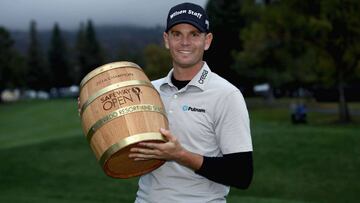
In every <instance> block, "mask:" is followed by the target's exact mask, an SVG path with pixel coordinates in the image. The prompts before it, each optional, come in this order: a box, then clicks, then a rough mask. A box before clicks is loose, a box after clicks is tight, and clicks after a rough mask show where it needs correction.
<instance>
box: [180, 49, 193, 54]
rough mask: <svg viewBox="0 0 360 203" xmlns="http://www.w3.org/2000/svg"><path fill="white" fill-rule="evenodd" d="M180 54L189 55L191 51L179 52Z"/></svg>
mask: <svg viewBox="0 0 360 203" xmlns="http://www.w3.org/2000/svg"><path fill="white" fill-rule="evenodd" d="M179 52H180V53H182V54H190V53H191V51H181V50H180V51H179Z"/></svg>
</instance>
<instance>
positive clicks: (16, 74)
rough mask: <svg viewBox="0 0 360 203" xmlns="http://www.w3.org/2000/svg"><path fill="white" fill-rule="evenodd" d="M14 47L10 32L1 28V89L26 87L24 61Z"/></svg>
mask: <svg viewBox="0 0 360 203" xmlns="http://www.w3.org/2000/svg"><path fill="white" fill-rule="evenodd" d="M13 45H14V41H13V40H12V39H11V36H10V34H9V32H8V31H7V30H6V29H5V28H4V27H0V89H2V88H4V89H5V88H15V87H23V86H24V85H25V84H24V82H23V81H24V78H25V63H24V59H23V58H22V57H21V56H20V55H19V54H18V53H17V52H16V51H15V50H14V49H13Z"/></svg>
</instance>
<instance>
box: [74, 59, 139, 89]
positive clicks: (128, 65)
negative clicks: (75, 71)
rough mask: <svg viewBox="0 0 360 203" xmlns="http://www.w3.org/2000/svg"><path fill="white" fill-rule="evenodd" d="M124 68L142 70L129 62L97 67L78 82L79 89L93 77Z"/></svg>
mask: <svg viewBox="0 0 360 203" xmlns="http://www.w3.org/2000/svg"><path fill="white" fill-rule="evenodd" d="M124 67H129V68H138V69H140V70H142V68H141V67H140V66H139V65H137V64H136V63H133V62H130V61H117V62H112V63H107V64H105V65H102V66H99V67H98V68H96V69H94V70H92V71H91V72H90V73H88V74H87V75H86V76H85V77H84V79H82V80H81V82H80V88H82V87H83V86H84V85H85V83H87V82H88V81H89V80H90V79H91V78H93V77H95V76H96V75H98V74H100V73H102V72H104V71H108V70H111V69H115V68H124Z"/></svg>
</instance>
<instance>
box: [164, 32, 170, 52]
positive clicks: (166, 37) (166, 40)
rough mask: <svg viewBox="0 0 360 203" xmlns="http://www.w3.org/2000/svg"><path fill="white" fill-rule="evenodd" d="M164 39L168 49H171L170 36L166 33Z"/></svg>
mask: <svg viewBox="0 0 360 203" xmlns="http://www.w3.org/2000/svg"><path fill="white" fill-rule="evenodd" d="M163 38H164V44H165V47H166V49H169V34H168V33H166V32H164V33H163Z"/></svg>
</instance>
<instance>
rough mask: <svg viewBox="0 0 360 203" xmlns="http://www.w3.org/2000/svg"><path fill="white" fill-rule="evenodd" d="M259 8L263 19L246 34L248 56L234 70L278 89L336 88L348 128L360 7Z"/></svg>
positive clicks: (288, 4) (358, 55)
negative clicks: (294, 86)
mask: <svg viewBox="0 0 360 203" xmlns="http://www.w3.org/2000/svg"><path fill="white" fill-rule="evenodd" d="M254 7H256V9H255V10H256V11H257V12H258V13H257V14H258V16H259V18H258V20H256V21H254V22H253V23H252V24H251V26H249V27H248V28H247V29H245V30H243V32H242V33H241V39H242V40H243V41H244V42H245V45H244V51H242V52H238V53H237V54H236V63H235V65H234V68H236V69H237V70H238V71H239V72H242V73H244V74H249V75H251V76H253V77H258V78H257V79H259V77H260V79H261V78H263V79H268V80H269V81H271V82H272V83H273V84H274V85H280V84H281V83H282V84H284V83H287V82H296V83H298V84H303V83H307V82H308V83H309V82H313V83H314V82H317V83H322V84H328V85H329V84H334V85H336V86H337V87H338V92H339V119H340V121H341V122H349V121H350V120H351V119H350V114H349V110H348V107H347V102H346V96H345V92H344V87H345V86H346V83H347V82H349V81H351V80H352V79H353V77H354V75H355V73H356V72H357V69H358V68H359V67H360V65H359V63H360V62H359V59H360V29H358V28H359V27H360V14H359V13H358V12H357V9H359V8H360V2H359V1H357V0H320V1H311V0H282V1H276V2H274V3H271V4H270V5H268V6H265V7H264V6H259V5H254ZM254 7H253V8H252V9H254Z"/></svg>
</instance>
